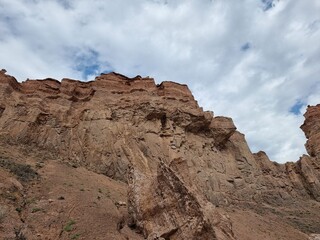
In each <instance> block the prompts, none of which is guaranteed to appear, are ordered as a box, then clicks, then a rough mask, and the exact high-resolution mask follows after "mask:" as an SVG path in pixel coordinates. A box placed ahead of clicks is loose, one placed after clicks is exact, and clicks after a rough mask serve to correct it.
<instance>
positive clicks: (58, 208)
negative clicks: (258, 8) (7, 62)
mask: <svg viewBox="0 0 320 240" xmlns="http://www.w3.org/2000/svg"><path fill="white" fill-rule="evenodd" d="M0 93H1V94H0V166H1V169H0V178H1V182H2V184H1V185H0V196H1V206H2V208H3V209H4V210H3V212H5V213H6V214H3V215H4V217H3V219H2V221H1V220H0V221H1V222H0V224H1V225H3V228H0V236H1V234H3V237H7V238H10V237H12V238H13V239H14V237H15V236H20V235H21V236H24V237H26V238H27V239H70V238H74V239H76V238H77V239H143V238H148V239H308V235H310V234H312V233H314V234H316V233H320V221H319V219H320V210H319V209H320V208H319V206H320V204H319V201H320V183H319V180H320V162H319V161H320V160H319V156H320V155H319V149H320V146H319V128H320V120H319V119H320V118H319V117H320V116H319V115H320V105H318V106H315V107H309V108H308V111H307V113H306V114H305V117H306V121H305V123H304V124H303V126H302V129H303V131H304V132H305V134H306V137H307V139H308V141H307V144H306V148H307V150H308V154H309V156H307V155H305V156H302V157H301V158H300V160H298V161H297V162H295V163H286V164H278V163H274V162H271V161H270V160H269V159H268V157H267V155H266V154H265V153H264V152H259V153H255V154H253V153H251V151H250V149H249V147H248V145H247V143H246V140H245V137H244V135H243V134H241V133H239V132H238V131H237V130H236V127H235V125H234V123H233V122H232V119H230V118H227V117H219V116H214V115H213V113H212V112H204V111H203V110H202V108H200V107H199V106H198V104H197V102H196V101H195V99H194V98H193V96H192V94H191V92H190V90H189V89H188V87H187V86H186V85H181V84H177V83H174V82H163V83H161V84H159V85H156V84H155V82H154V80H153V79H152V78H142V77H140V76H137V77H135V78H128V77H126V76H123V75H121V74H118V73H109V74H102V75H101V76H99V77H97V78H96V79H95V80H94V81H91V82H80V81H77V80H71V79H62V80H61V81H57V80H54V79H49V78H48V79H44V80H27V81H25V82H22V83H18V82H17V81H16V80H15V78H14V77H12V76H9V75H7V74H6V73H5V72H4V71H2V72H1V73H0ZM279 134H281V133H279ZM93 225H94V226H93ZM92 226H93V227H92ZM35 236H38V237H35Z"/></svg>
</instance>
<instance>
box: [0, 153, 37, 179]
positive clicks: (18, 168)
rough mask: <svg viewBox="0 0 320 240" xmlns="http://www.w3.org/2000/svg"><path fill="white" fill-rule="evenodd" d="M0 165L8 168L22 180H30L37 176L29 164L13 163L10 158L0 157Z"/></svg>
mask: <svg viewBox="0 0 320 240" xmlns="http://www.w3.org/2000/svg"><path fill="white" fill-rule="evenodd" d="M0 167H3V168H5V169H7V170H9V171H10V172H12V173H13V174H15V175H16V176H17V177H18V178H19V179H20V180H22V181H30V180H32V179H34V178H36V177H37V176H38V173H37V172H36V171H35V170H33V169H32V168H31V166H30V165H26V164H21V163H15V162H14V161H12V160H7V159H2V158H0Z"/></svg>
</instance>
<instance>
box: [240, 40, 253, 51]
mask: <svg viewBox="0 0 320 240" xmlns="http://www.w3.org/2000/svg"><path fill="white" fill-rule="evenodd" d="M250 48H251V44H250V43H249V42H246V43H245V44H243V45H242V46H241V51H243V52H245V51H247V50H249V49H250Z"/></svg>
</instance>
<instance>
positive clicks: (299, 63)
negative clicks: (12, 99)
mask: <svg viewBox="0 0 320 240" xmlns="http://www.w3.org/2000/svg"><path fill="white" fill-rule="evenodd" d="M319 13H320V1H319V0H307V1H306V0H241V1H239V0H189V1H188V0H185V1H182V0H127V1H125V0H117V1H115V0H90V1H89V0H0V68H5V69H6V70H7V71H8V74H10V75H14V76H15V77H16V78H17V79H18V80H19V81H24V80H25V79H26V78H37V79H41V78H46V77H53V78H56V79H61V78H63V77H69V78H75V79H82V80H90V79H94V77H95V76H96V75H98V74H100V73H101V72H109V71H116V72H120V73H122V74H125V75H127V76H130V77H133V76H135V75H142V76H150V77H154V78H155V80H156V82H158V83H160V82H161V81H164V80H172V81H176V82H180V83H186V84H188V85H189V87H190V89H191V91H192V92H193V94H194V95H195V97H196V99H197V100H198V102H199V104H200V106H202V107H204V109H205V110H213V111H214V113H215V115H224V116H230V117H232V118H233V119H234V121H235V124H236V125H237V127H238V129H239V130H240V131H241V132H243V133H245V134H246V138H247V140H248V142H249V145H250V148H251V150H252V151H253V152H256V151H259V150H260V149H262V150H264V151H266V152H267V153H268V155H269V156H270V158H271V159H272V160H275V161H278V162H285V161H295V160H298V158H299V156H300V155H301V154H303V153H305V150H304V142H305V137H304V134H303V133H302V131H301V130H300V129H299V126H300V125H301V124H302V123H303V120H304V118H303V113H304V111H305V109H306V106H307V105H308V104H310V105H314V104H317V103H320V14H319Z"/></svg>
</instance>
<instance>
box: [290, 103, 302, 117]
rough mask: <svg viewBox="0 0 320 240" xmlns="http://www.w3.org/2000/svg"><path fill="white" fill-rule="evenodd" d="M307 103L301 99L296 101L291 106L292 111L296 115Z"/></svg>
mask: <svg viewBox="0 0 320 240" xmlns="http://www.w3.org/2000/svg"><path fill="white" fill-rule="evenodd" d="M304 105H305V103H304V102H302V101H301V100H298V101H296V103H295V104H294V105H293V106H292V107H291V108H290V112H291V113H293V114H294V115H300V114H301V108H302V107H303V106H304Z"/></svg>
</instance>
